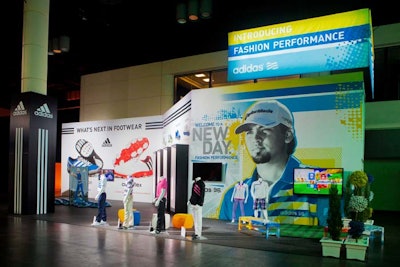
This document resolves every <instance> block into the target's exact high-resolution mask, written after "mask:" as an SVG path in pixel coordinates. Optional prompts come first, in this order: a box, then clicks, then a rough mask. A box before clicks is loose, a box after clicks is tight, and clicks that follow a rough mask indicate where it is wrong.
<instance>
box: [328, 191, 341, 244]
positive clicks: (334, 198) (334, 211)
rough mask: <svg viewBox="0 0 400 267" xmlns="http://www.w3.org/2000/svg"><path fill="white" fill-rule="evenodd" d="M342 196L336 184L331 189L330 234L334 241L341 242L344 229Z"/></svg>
mask: <svg viewBox="0 0 400 267" xmlns="http://www.w3.org/2000/svg"><path fill="white" fill-rule="evenodd" d="M340 199H341V197H340V195H339V192H338V188H337V185H336V184H332V185H331V188H329V210H328V218H327V224H328V232H329V235H330V236H331V238H332V239H333V240H340V233H341V232H342V228H343V221H342V213H341V211H340Z"/></svg>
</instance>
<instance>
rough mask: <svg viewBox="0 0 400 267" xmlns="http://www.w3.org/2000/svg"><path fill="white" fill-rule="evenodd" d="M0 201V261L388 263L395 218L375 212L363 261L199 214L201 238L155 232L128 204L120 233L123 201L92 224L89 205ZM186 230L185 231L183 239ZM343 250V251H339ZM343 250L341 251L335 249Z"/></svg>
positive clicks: (147, 208) (145, 215)
mask: <svg viewBox="0 0 400 267" xmlns="http://www.w3.org/2000/svg"><path fill="white" fill-rule="evenodd" d="M2 203H3V204H2V205H0V208H1V210H0V240H1V241H0V244H1V245H0V263H1V266H12V267H18V266H69V267H71V266H73V267H78V266H79V267H80V266H85V267H89V266H185V267H187V266H230V267H232V266H307V267H309V266H323V267H324V266H325V267H327V266H350V267H352V266H394V265H397V264H398V262H399V260H400V253H399V251H398V249H397V247H398V245H399V244H400V243H399V241H398V238H399V237H400V236H399V232H400V231H399V229H398V221H399V220H398V217H397V215H398V214H397V213H396V212H395V213H394V212H376V213H375V214H374V220H375V224H376V225H380V226H384V227H385V241H384V243H383V244H382V243H381V242H380V240H379V238H374V239H373V240H372V241H371V242H370V246H369V248H368V252H367V260H366V261H365V262H363V261H358V260H346V259H345V255H341V258H340V259H338V258H331V257H322V256H321V255H322V252H321V246H320V244H319V241H318V240H315V239H302V238H289V237H281V238H279V239H278V238H276V237H271V238H269V239H268V240H267V239H265V237H264V236H262V235H261V234H260V233H258V232H256V231H243V232H239V231H237V225H235V224H231V223H229V222H224V221H219V220H211V219H204V220H203V235H204V239H201V240H196V241H192V240H190V238H188V237H182V236H181V235H180V230H178V229H174V228H169V229H168V231H167V233H163V234H160V235H158V236H154V235H152V234H150V233H149V224H150V220H151V216H152V214H153V212H155V210H154V208H153V207H152V206H151V204H147V203H134V206H135V208H136V209H137V210H139V211H140V212H141V222H140V225H138V226H136V227H135V229H133V230H119V229H118V227H117V224H118V221H117V220H118V217H117V211H118V209H120V208H122V201H121V202H119V201H112V202H110V203H111V205H112V206H111V207H108V208H107V214H108V223H109V226H105V227H103V226H102V227H93V226H91V225H90V224H91V223H92V219H93V216H94V215H96V213H97V209H95V208H77V207H73V206H65V205H56V208H55V212H54V213H49V214H46V215H22V216H21V215H12V214H8V212H7V205H5V202H4V201H3V202H2ZM191 233H192V231H191V230H188V232H187V233H186V236H190V235H191ZM342 252H344V251H342ZM342 254H343V253H342Z"/></svg>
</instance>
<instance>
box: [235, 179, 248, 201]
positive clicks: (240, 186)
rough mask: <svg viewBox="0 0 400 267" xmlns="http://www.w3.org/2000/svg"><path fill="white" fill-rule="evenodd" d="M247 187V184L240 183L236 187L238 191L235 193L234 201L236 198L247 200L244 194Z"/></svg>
mask: <svg viewBox="0 0 400 267" xmlns="http://www.w3.org/2000/svg"><path fill="white" fill-rule="evenodd" d="M246 187H247V184H243V183H238V184H237V185H236V191H235V195H234V197H233V198H234V199H235V198H236V199H244V198H245V196H244V194H245V192H246Z"/></svg>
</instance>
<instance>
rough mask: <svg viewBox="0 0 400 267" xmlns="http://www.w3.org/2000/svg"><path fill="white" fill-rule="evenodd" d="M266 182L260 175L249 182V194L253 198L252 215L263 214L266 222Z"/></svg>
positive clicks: (267, 188)
mask: <svg viewBox="0 0 400 267" xmlns="http://www.w3.org/2000/svg"><path fill="white" fill-rule="evenodd" d="M268 190H269V186H268V183H267V182H265V181H263V179H262V178H261V177H260V178H258V180H257V181H255V182H253V183H252V184H251V190H250V193H251V196H252V197H253V200H254V205H253V209H254V217H257V218H258V217H260V216H261V214H262V215H263V216H264V221H265V222H268Z"/></svg>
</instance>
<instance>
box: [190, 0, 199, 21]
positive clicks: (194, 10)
mask: <svg viewBox="0 0 400 267" xmlns="http://www.w3.org/2000/svg"><path fill="white" fill-rule="evenodd" d="M198 11H199V2H198V1H197V0H189V2H188V15H189V20H191V21H197V20H198V19H199V15H198Z"/></svg>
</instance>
